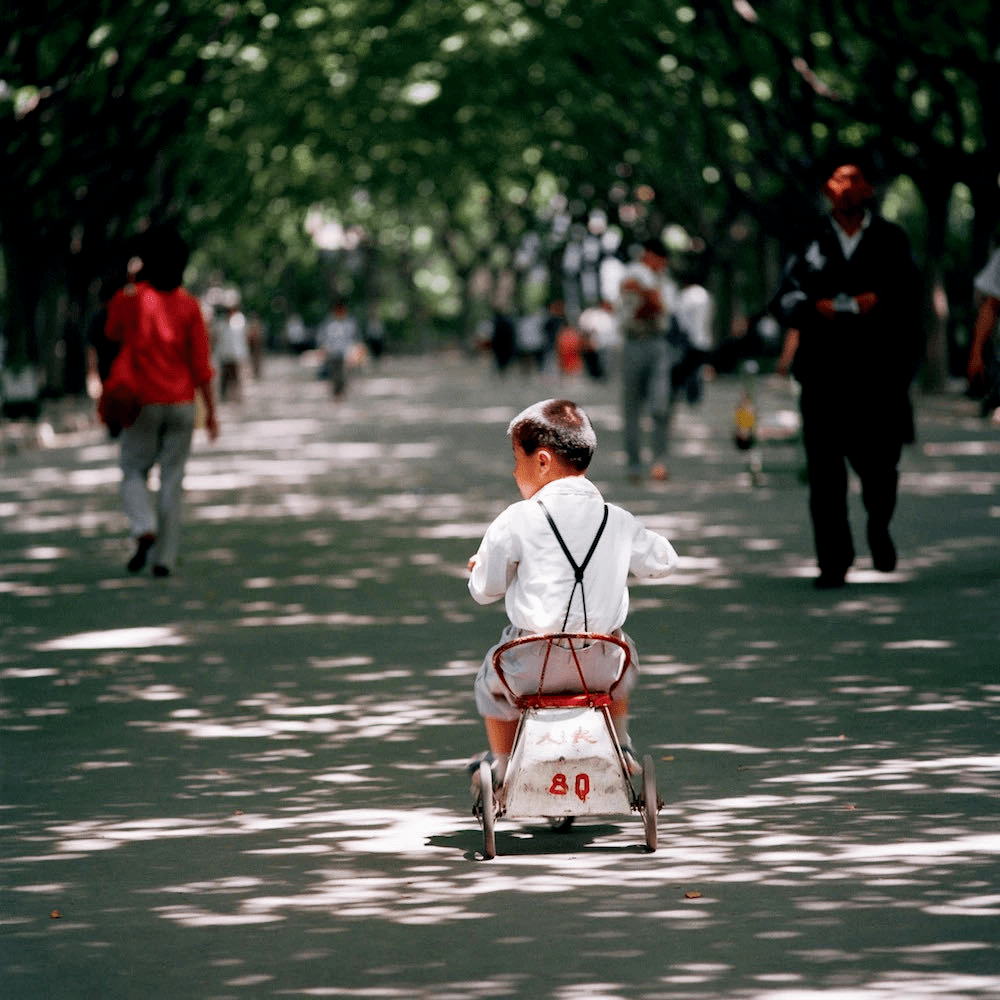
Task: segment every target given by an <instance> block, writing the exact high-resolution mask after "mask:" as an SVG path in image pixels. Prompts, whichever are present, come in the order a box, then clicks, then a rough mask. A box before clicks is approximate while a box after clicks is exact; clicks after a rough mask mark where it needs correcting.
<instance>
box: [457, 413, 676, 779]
mask: <svg viewBox="0 0 1000 1000" xmlns="http://www.w3.org/2000/svg"><path fill="white" fill-rule="evenodd" d="M507 433H508V435H509V436H510V439H511V444H512V446H513V451H514V481H515V482H516V483H517V486H518V489H519V490H520V493H521V496H522V497H523V498H524V499H523V500H521V501H520V502H518V503H514V504H512V505H511V506H510V507H508V508H507V509H506V510H505V511H504V512H503V513H502V514H500V516H499V517H498V518H497V519H496V520H495V521H494V522H493V523H492V524H491V525H490V526H489V528H488V529H487V531H486V534H485V536H484V537H483V540H482V543H481V544H480V546H479V550H478V552H476V554H475V556H473V557H472V559H470V560H469V570H470V572H471V576H470V578H469V591H470V593H471V594H472V596H473V598H474V599H475V600H476V601H477V602H478V603H479V604H489V603H490V602H492V601H498V600H500V598H504V600H505V603H506V609H507V615H508V617H509V619H510V624H509V625H507V627H506V628H505V629H504V630H503V632H502V633H501V636H500V642H499V643H498V645H502V644H503V643H505V642H509V641H510V640H511V639H515V638H517V637H519V636H523V635H530V634H539V633H544V632H601V633H605V634H612V635H614V636H616V637H620V638H622V639H623V640H624V641H625V642H626V643H627V644H628V645H629V648H630V650H631V651H632V663H633V666H632V667H631V668H630V669H629V671H628V673H627V674H626V675H625V678H624V680H623V681H622V683H621V684H620V685H619V686H618V687H617V688H616V689H615V693H614V700H613V701H612V706H611V716H612V721H613V723H614V726H615V729H616V732H617V734H618V739H619V742H620V743H621V746H622V750H623V751H624V753H625V759H626V762H627V763H628V764H629V768H630V770H632V771H633V772H634V773H638V772H639V771H640V770H641V768H640V766H639V764H638V761H637V758H636V756H635V753H634V752H633V750H632V745H631V740H630V738H629V734H628V696H629V691H630V690H631V688H632V686H633V685H634V683H635V679H636V675H637V673H638V662H637V660H636V656H635V646H634V644H633V643H632V640H631V639H630V638H629V637H628V636H627V635H626V634H625V633H624V632H623V631H622V625H623V624H624V622H625V618H626V616H627V614H628V603H629V597H628V587H627V579H628V576H629V573H632V574H633V575H634V576H636V577H639V578H659V577H664V576H667V574H669V573H670V572H671V571H672V570H673V568H674V567H675V566H676V565H677V561H678V560H677V553H676V552H675V551H674V548H673V546H672V545H671V544H670V542H668V541H667V539H666V538H664V537H663V536H662V535H658V534H656V533H655V532H652V531H649V530H647V529H646V528H645V527H643V525H642V524H641V523H640V522H639V521H638V520H636V519H635V518H634V517H633V516H632V515H631V514H629V513H628V512H627V511H625V510H623V509H622V508H620V507H616V506H613V505H610V504H607V503H605V502H604V498H603V497H602V496H601V493H600V491H599V490H598V489H597V487H596V486H595V485H594V484H593V483H592V482H591V481H590V480H589V479H587V476H586V471H587V468H588V466H589V465H590V461H591V458H592V457H593V454H594V450H595V449H596V447H597V436H596V435H595V433H594V429H593V427H592V426H591V423H590V419H589V418H588V417H587V414H586V413H585V412H584V411H583V410H582V409H581V408H580V407H579V406H577V405H576V404H575V403H572V402H570V401H569V400H565V399H548V400H544V401H543V402H540V403H535V404H534V405H533V406H530V407H528V408H527V409H526V410H524V411H523V412H522V413H520V414H518V416H516V417H515V418H514V419H513V420H512V421H511V423H510V426H509V427H508V429H507ZM571 560H572V561H571ZM577 567H582V573H581V574H580V575H579V582H578V573H577ZM547 645H548V644H546V643H528V644H526V645H524V646H521V647H515V649H513V650H511V651H510V652H509V653H508V654H506V655H505V660H504V665H503V670H504V675H505V677H506V678H507V682H508V684H510V686H511V688H512V689H513V690H514V692H515V693H516V694H518V695H521V694H527V693H533V692H534V691H536V690H537V688H538V684H539V681H540V677H541V671H542V665H543V662H544V661H545V660H546V656H548V662H547V664H546V666H545V676H546V679H547V682H548V681H549V680H553V683H551V684H550V683H547V684H546V687H547V689H549V690H567V689H578V688H579V676H578V674H577V670H576V666H575V663H574V658H573V654H572V652H571V651H570V650H569V648H568V645H565V644H553V645H552V646H551V647H549V648H548V650H547V648H546V647H547ZM496 648H497V646H494V647H493V648H492V649H491V650H490V651H489V652H488V653H487V654H486V658H485V660H484V661H483V665H482V667H481V668H480V670H479V674H478V676H477V677H476V684H475V694H476V707H477V709H478V710H479V713H480V714H481V715H482V716H483V717H484V719H485V722H486V735H487V739H488V741H489V746H490V753H491V756H492V761H491V763H492V766H493V772H494V780H495V781H496V782H497V783H499V782H501V781H502V780H503V777H504V774H505V772H506V768H507V762H508V759H509V757H510V752H511V749H512V747H513V743H514V734H515V731H516V728H517V720H518V717H519V714H520V713H519V711H518V709H517V707H516V706H515V705H514V704H513V703H512V701H511V697H510V693H509V692H508V691H507V689H506V687H505V686H504V685H503V683H502V681H501V680H500V678H499V677H498V676H497V673H496V671H495V669H494V667H493V652H494V650H495V649H496ZM577 655H578V657H579V660H580V664H581V666H582V668H583V670H584V675H585V677H586V679H587V683H588V685H592V687H593V688H594V689H595V690H607V689H608V687H609V686H610V684H611V682H612V681H613V680H614V678H615V676H616V675H617V673H618V670H619V668H620V666H621V661H622V655H623V653H622V651H621V649H620V648H619V647H618V646H615V645H612V644H610V643H593V644H591V645H590V646H588V647H586V648H584V649H578V650H577ZM574 682H575V683H574Z"/></svg>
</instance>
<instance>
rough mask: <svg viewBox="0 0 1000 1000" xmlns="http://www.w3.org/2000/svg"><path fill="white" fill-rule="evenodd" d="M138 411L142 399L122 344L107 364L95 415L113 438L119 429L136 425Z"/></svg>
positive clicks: (133, 369) (133, 368) (127, 349)
mask: <svg viewBox="0 0 1000 1000" xmlns="http://www.w3.org/2000/svg"><path fill="white" fill-rule="evenodd" d="M141 409H142V399H141V398H140V396H139V390H138V380H137V378H136V374H135V367H134V365H133V364H132V351H131V349H130V348H129V346H128V344H126V345H124V346H123V347H122V349H121V350H120V351H119V352H118V356H117V357H116V358H115V360H114V361H113V362H112V364H111V371H110V372H109V373H108V377H107V379H106V380H105V382H104V386H103V389H102V391H101V398H100V399H99V400H98V401H97V415H98V417H100V419H101V422H102V423H103V424H105V425H106V426H107V428H108V430H109V431H111V434H112V436H113V437H115V436H117V435H118V434H119V433H120V431H121V430H122V428H123V427H131V426H132V425H133V424H134V423H135V422H136V420H137V419H138V417H139V411H140V410H141Z"/></svg>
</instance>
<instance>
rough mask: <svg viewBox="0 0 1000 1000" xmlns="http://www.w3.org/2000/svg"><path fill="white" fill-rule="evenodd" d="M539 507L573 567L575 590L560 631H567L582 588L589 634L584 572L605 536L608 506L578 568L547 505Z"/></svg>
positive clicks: (586, 630)
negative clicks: (575, 601) (602, 536)
mask: <svg viewBox="0 0 1000 1000" xmlns="http://www.w3.org/2000/svg"><path fill="white" fill-rule="evenodd" d="M537 503H538V506H539V507H541V508H542V513H543V514H544V515H545V519H546V520H547V521H548V522H549V527H550V528H551V529H552V532H553V534H554V535H555V536H556V541H557V542H558V543H559V546H560V547H561V548H562V550H563V554H564V555H565V556H566V558H567V559H568V560H569V564H570V566H572V567H573V576H574V583H573V589H572V590H571V591H570V594H569V603H568V604H567V605H566V614H565V615H564V617H563V623H562V629H561V630H560V631H563V632H565V631H566V622H568V621H569V611H570V608H571V607H572V605H573V598H574V596H575V595H576V588H577V587H579V588H580V597H581V599H582V601H583V630H584V632H589V631H590V630H589V629H588V628H587V592H586V590H585V589H584V586H583V571H584V570H585V569H586V568H587V563H589V562H590V557H591V556H592V555H593V554H594V549H596V548H597V543H598V542H599V541H600V540H601V535H603V534H604V528H605V525H607V523H608V505H607V504H605V505H604V517H603V518H602V519H601V526H600V527H599V528H598V529H597V534H596V535H594V540H593V541H592V542H591V543H590V548H589V549H588V550H587V554H586V555H585V556H584V557H583V562H582V563H580V565H579V566H578V565H577V564H576V560H575V559H574V558H573V554H572V553H571V552H570V550H569V549H568V548H567V546H566V543H565V542H564V541H563V536H562V535H560V534H559V529H558V528H557V527H556V522H555V521H553V520H552V515H551V514H550V513H549V512H548V509H547V508H546V506H545V504H543V503H542V501H541V500H538V501H537Z"/></svg>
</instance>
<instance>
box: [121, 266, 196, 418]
mask: <svg viewBox="0 0 1000 1000" xmlns="http://www.w3.org/2000/svg"><path fill="white" fill-rule="evenodd" d="M104 330H105V333H106V334H107V336H108V339H109V340H114V341H118V342H120V343H121V344H123V345H127V347H128V349H129V353H130V354H131V358H132V366H133V370H134V373H135V379H134V385H135V389H136V391H137V392H138V394H139V397H140V399H141V401H142V403H143V404H144V405H145V404H147V403H189V402H191V401H192V400H193V399H194V394H195V390H196V389H197V388H199V387H201V386H203V385H206V384H207V383H208V382H210V381H211V379H212V375H213V372H212V362H211V349H210V347H209V343H208V330H207V329H206V328H205V319H204V317H203V316H202V314H201V307H200V306H199V305H198V302H197V300H196V299H195V298H194V296H193V295H191V294H190V293H189V292H187V291H185V289H183V288H179V287H178V288H175V289H173V290H172V291H169V292H161V291H159V290H158V289H156V288H154V287H153V286H152V285H150V284H147V283H146V282H144V281H140V282H139V283H138V284H136V285H135V286H134V287H130V286H126V287H125V288H123V289H121V290H120V291H118V292H116V293H115V295H114V297H113V298H112V299H111V301H110V302H109V303H108V319H107V322H106V324H105V327H104Z"/></svg>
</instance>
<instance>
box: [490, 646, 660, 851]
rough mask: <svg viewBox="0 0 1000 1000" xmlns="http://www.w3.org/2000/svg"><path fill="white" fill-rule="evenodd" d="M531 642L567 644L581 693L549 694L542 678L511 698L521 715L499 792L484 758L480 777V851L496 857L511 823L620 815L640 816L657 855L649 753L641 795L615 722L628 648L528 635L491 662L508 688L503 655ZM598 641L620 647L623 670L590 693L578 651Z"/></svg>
mask: <svg viewBox="0 0 1000 1000" xmlns="http://www.w3.org/2000/svg"><path fill="white" fill-rule="evenodd" d="M529 642H545V643H549V644H550V645H551V644H553V643H560V644H562V646H563V648H567V645H568V648H569V649H570V650H571V651H572V653H573V658H574V660H575V661H576V662H577V668H578V671H579V679H580V687H581V688H582V690H578V691H557V692H548V691H545V690H544V671H543V678H542V680H541V681H540V683H539V690H538V691H537V692H536V693H534V694H531V695H514V694H513V692H511V695H512V697H513V699H514V702H515V704H516V705H517V707H518V708H519V709H520V712H521V715H520V719H519V722H518V726H517V733H516V735H515V738H514V746H513V748H512V750H511V754H510V761H509V763H508V765H507V770H506V773H505V775H504V778H503V781H502V783H501V784H500V785H499V787H494V784H493V771H492V768H491V767H490V765H489V763H488V762H486V761H483V762H481V763H480V765H479V770H478V774H477V792H478V795H477V799H476V804H475V807H474V810H473V811H474V812H475V814H476V816H477V817H478V818H479V820H480V822H481V823H482V827H483V853H484V855H485V857H487V858H492V857H495V855H496V836H495V823H496V821H497V820H498V819H501V818H504V817H506V818H508V819H516V820H528V819H537V818H543V819H548V820H549V823H550V824H551V825H552V826H553V827H555V828H567V827H568V826H569V825H570V824H571V823H572V822H573V820H574V819H575V818H576V817H578V816H615V815H622V814H625V813H629V812H638V813H639V814H640V815H641V816H642V819H643V826H644V830H645V839H646V846H647V848H648V849H649V850H651V851H654V850H656V813H657V810H658V809H659V807H660V800H659V796H658V795H657V791H656V776H655V771H654V767H653V760H652V758H651V757H650V756H648V755H647V756H646V757H645V758H644V759H643V762H642V773H641V777H640V781H639V788H638V790H637V789H636V788H635V787H633V779H632V775H631V774H630V772H629V767H628V762H627V761H626V758H625V755H624V754H623V752H622V748H621V745H620V743H619V741H618V736H617V733H616V731H615V727H614V724H613V722H612V719H611V711H610V709H611V702H612V693H613V691H614V689H615V687H616V686H617V685H618V684H619V683H620V682H621V679H622V678H623V677H624V675H625V671H626V670H628V669H629V667H630V666H631V653H630V650H629V647H628V645H627V644H626V643H625V642H624V641H623V640H622V639H620V638H618V637H616V636H612V635H606V634H603V633H594V632H573V633H570V632H556V633H546V634H543V635H535V636H523V637H521V638H518V639H514V640H512V641H511V642H508V643H505V644H504V645H502V646H500V647H499V648H498V649H497V650H496V652H495V654H494V658H493V664H494V667H495V668H496V671H497V675H498V676H499V677H500V679H501V681H502V682H503V683H504V685H505V686H507V680H506V678H505V675H504V673H503V667H502V664H501V662H500V661H501V658H502V656H503V654H504V653H505V652H507V651H508V650H509V649H511V648H512V647H514V646H518V645H522V644H525V643H529ZM595 642H603V643H610V644H611V645H613V646H615V647H619V648H620V649H621V650H623V657H622V665H621V668H620V670H619V671H618V674H617V677H616V679H615V681H614V682H613V683H612V684H611V686H610V687H609V689H608V690H607V691H590V690H588V689H587V683H586V680H585V678H584V672H583V670H582V668H580V666H579V661H578V660H577V654H576V650H577V649H583V648H584V647H586V646H590V645H592V644H593V643H595Z"/></svg>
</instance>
